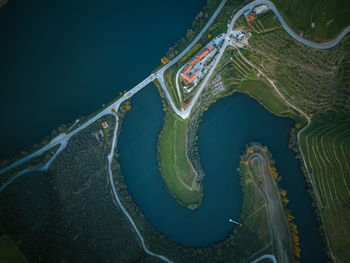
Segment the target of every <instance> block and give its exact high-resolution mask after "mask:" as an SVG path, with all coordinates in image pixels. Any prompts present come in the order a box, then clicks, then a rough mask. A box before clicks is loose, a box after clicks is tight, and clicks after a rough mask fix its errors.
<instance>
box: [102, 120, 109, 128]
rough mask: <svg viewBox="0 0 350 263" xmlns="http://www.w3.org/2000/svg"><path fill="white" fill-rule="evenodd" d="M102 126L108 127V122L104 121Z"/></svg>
mask: <svg viewBox="0 0 350 263" xmlns="http://www.w3.org/2000/svg"><path fill="white" fill-rule="evenodd" d="M102 127H103V129H107V128H108V123H107V122H106V121H104V122H102Z"/></svg>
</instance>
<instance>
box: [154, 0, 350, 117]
mask: <svg viewBox="0 0 350 263" xmlns="http://www.w3.org/2000/svg"><path fill="white" fill-rule="evenodd" d="M258 5H267V6H269V8H270V9H271V10H272V11H273V12H274V13H275V15H276V17H277V18H278V20H279V21H280V23H281V25H282V27H283V28H284V29H285V30H286V31H287V33H288V34H289V35H290V36H291V37H293V38H294V39H295V40H297V41H298V42H300V43H302V44H304V45H306V46H308V47H311V48H315V49H329V48H332V47H334V46H336V45H337V44H338V43H339V42H340V41H341V40H342V39H343V38H344V36H345V35H346V34H348V33H349V32H350V26H348V27H347V28H345V29H344V30H343V31H342V32H341V33H340V34H339V35H338V36H337V37H336V38H335V39H333V40H332V41H330V42H327V43H315V42H312V41H309V40H306V39H303V38H301V37H300V36H298V35H297V34H296V33H295V32H294V31H293V30H292V29H291V28H290V27H289V26H288V25H287V23H286V22H285V21H284V20H283V18H282V16H281V14H280V13H279V11H278V10H277V8H276V7H275V5H274V4H273V3H272V2H271V1H269V0H255V1H253V2H251V3H249V4H247V5H246V6H244V7H243V8H241V9H240V10H239V11H238V12H237V13H236V15H235V16H234V17H233V18H232V20H231V22H230V25H229V27H228V30H227V35H229V34H230V32H231V31H232V29H233V26H234V24H235V23H236V21H237V20H238V18H239V17H240V16H241V15H243V14H244V13H246V12H248V11H249V10H252V9H253V8H254V7H255V6H258ZM203 33H204V32H201V34H203ZM198 40H199V38H198V39H197V38H196V39H195V40H194V41H198ZM194 41H193V42H192V43H191V47H193V46H194V45H195V44H196V43H194ZM228 44H229V39H227V38H225V41H224V44H223V46H222V47H221V49H220V52H219V55H217V56H216V59H217V60H216V61H215V62H214V65H213V67H212V69H211V70H210V71H209V72H208V74H207V75H206V76H205V78H204V80H203V81H202V84H201V85H200V87H199V89H198V91H197V92H196V94H195V95H194V97H193V99H192V101H191V103H190V104H189V105H188V107H187V108H186V109H183V110H178V109H177V108H176V106H175V105H174V103H173V102H172V100H171V97H170V95H169V93H168V90H167V88H166V86H165V84H164V79H163V74H164V71H165V70H166V69H168V68H169V67H170V66H171V65H173V64H174V63H172V62H173V61H171V62H170V63H169V64H168V65H167V66H168V67H163V68H162V69H161V70H160V71H161V78H162V80H160V78H158V80H160V82H161V86H162V88H163V91H164V92H165V94H166V96H167V98H168V100H169V101H170V105H171V107H172V108H173V110H174V111H175V113H176V114H177V115H179V116H180V117H182V118H183V119H186V118H188V117H189V116H190V113H191V110H192V108H193V106H194V104H195V103H196V102H197V100H198V98H199V95H200V94H201V92H202V91H203V89H204V87H205V85H206V84H207V82H208V81H209V79H210V77H211V75H212V73H213V72H214V69H215V68H216V66H217V64H218V62H219V61H220V58H221V57H222V55H223V53H224V51H225V49H226V47H227V45H228ZM189 47H190V46H189ZM186 50H187V49H185V50H184V51H183V52H182V53H184V52H185V51H186ZM188 50H189V49H188ZM182 53H181V54H180V55H185V54H182ZM178 57H179V56H178ZM178 57H176V59H175V60H176V62H177V61H178ZM163 69H164V70H163ZM160 71H158V72H160Z"/></svg>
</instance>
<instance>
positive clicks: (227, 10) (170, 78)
mask: <svg viewBox="0 0 350 263" xmlns="http://www.w3.org/2000/svg"><path fill="white" fill-rule="evenodd" d="M220 2H221V1H220ZM218 4H219V2H218V3H217V4H216V7H217V5H218ZM208 6H213V3H212V4H209V1H208ZM241 6H243V4H240V1H237V0H228V1H227V2H226V4H225V6H224V7H223V8H222V10H221V12H220V13H219V14H218V16H217V17H216V18H215V20H214V22H213V23H212V25H211V26H210V27H209V28H208V30H207V31H206V32H205V33H204V34H203V36H202V37H201V38H200V40H199V41H198V43H197V44H196V45H195V46H194V47H193V48H192V49H191V50H190V51H188V52H187V53H186V55H185V56H184V57H183V58H182V59H180V60H179V61H178V62H177V63H176V64H175V65H173V66H172V67H170V68H169V69H168V70H167V71H166V72H165V73H164V79H165V83H166V85H167V88H168V90H169V94H170V96H171V97H172V100H173V101H174V103H175V105H176V107H178V109H180V108H181V107H182V106H183V105H186V103H188V102H189V100H190V98H191V96H192V95H193V93H194V92H195V91H196V89H194V90H193V91H192V92H191V93H190V94H184V92H183V90H182V89H181V90H180V92H181V96H182V101H181V100H180V98H179V96H178V93H177V89H176V83H175V79H176V73H177V72H178V70H179V69H180V68H181V67H182V66H183V65H184V64H185V63H187V62H188V61H189V60H191V59H192V58H193V56H194V55H195V53H196V52H198V51H199V50H200V49H201V48H203V47H205V45H207V44H208V43H209V42H210V41H211V40H212V39H213V38H214V37H216V36H218V35H220V34H221V33H225V32H226V31H227V21H228V20H229V19H230V17H231V16H232V15H233V14H234V12H233V11H234V10H235V8H236V9H239V8H240V7H241ZM203 26H204V25H203ZM201 28H202V27H201ZM189 32H190V34H189ZM199 32H200V30H197V31H193V30H191V29H190V30H189V31H188V34H187V37H186V39H183V41H184V43H186V45H184V46H183V48H182V49H181V51H182V50H183V49H184V48H185V47H186V46H187V45H188V44H190V42H191V41H192V40H193V39H194V38H195V36H196V35H197V34H198V33H199ZM176 49H177V45H175V47H172V48H170V49H169V51H168V56H169V57H170V58H171V59H172V58H174V57H176V55H178V54H179V53H180V52H181V51H177V52H174V53H173V51H174V50H176ZM170 51H171V53H170V54H169V52H170Z"/></svg>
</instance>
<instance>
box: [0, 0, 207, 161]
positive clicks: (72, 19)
mask: <svg viewBox="0 0 350 263" xmlns="http://www.w3.org/2000/svg"><path fill="white" fill-rule="evenodd" d="M205 3H206V1H205V0H192V1H186V0H178V1H176V4H175V3H174V2H173V1H162V0H149V1H143V0H134V1H115V0H104V1H97V0H84V1H83V0H75V1H71V0H59V1H58V0H51V1H47V0H33V1H27V0H10V1H9V3H8V4H7V5H6V7H4V8H0V31H1V40H0V50H1V53H0V117H1V120H2V125H1V130H0V145H1V150H0V159H2V158H8V157H12V156H14V155H16V154H17V153H19V152H20V151H21V150H25V149H30V148H31V146H32V145H33V144H34V143H38V142H40V141H41V140H42V139H43V138H45V137H46V136H47V135H49V134H50V133H51V131H52V130H53V129H55V128H57V127H58V126H59V125H61V124H63V123H68V122H72V121H74V120H75V119H76V118H79V117H81V116H83V115H88V114H90V113H92V112H94V111H96V110H98V109H99V108H100V107H101V105H102V104H103V103H108V102H110V101H111V100H113V99H114V98H115V97H117V96H118V93H119V92H120V91H123V90H128V89H130V88H132V87H133V86H134V85H135V84H137V83H139V82H140V81H142V80H143V79H144V78H145V77H147V76H148V75H149V74H150V73H151V72H152V70H153V69H154V68H155V67H156V66H158V65H159V64H160V59H161V57H162V56H164V55H165V53H166V51H167V50H168V48H169V47H170V46H172V45H173V44H174V43H175V42H177V41H178V40H179V39H180V38H181V37H182V36H184V35H185V34H186V30H187V29H188V28H190V27H191V24H192V20H193V18H194V17H195V15H196V14H197V13H198V12H199V11H200V10H201V9H202V7H203V6H204V5H205ZM184 6H186V8H184Z"/></svg>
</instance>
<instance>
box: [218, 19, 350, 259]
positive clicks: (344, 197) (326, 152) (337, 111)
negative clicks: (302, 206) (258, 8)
mask: <svg viewBox="0 0 350 263" xmlns="http://www.w3.org/2000/svg"><path fill="white" fill-rule="evenodd" d="M296 19H298V16H296ZM238 27H240V28H243V29H245V30H246V31H248V32H250V33H251V34H252V36H251V38H250V39H249V47H247V48H245V49H244V50H243V51H241V54H242V56H244V57H245V58H246V59H247V60H249V62H250V63H252V64H253V65H254V66H255V67H257V68H258V69H259V70H260V71H261V72H263V73H264V74H265V75H266V76H267V77H268V78H270V79H272V80H273V81H274V83H275V85H276V86H277V87H278V89H279V91H280V92H281V93H282V94H283V96H284V97H285V98H286V99H287V100H288V101H289V102H290V103H292V104H294V105H295V106H297V107H298V108H300V109H301V110H303V111H304V112H306V114H308V115H309V116H310V117H311V120H312V122H311V126H310V127H308V128H307V129H306V130H305V131H304V132H303V133H301V136H300V146H301V148H302V150H303V153H304V155H305V161H306V164H307V167H308V168H309V169H310V170H309V171H306V170H305V169H304V173H305V177H306V181H307V183H308V186H309V188H308V191H309V192H310V195H311V197H312V198H313V205H314V207H315V208H316V215H317V216H318V221H319V227H320V231H321V232H322V233H323V240H324V244H325V246H327V248H328V251H329V256H330V257H331V258H332V259H334V260H336V261H339V262H346V259H348V258H349V256H350V255H349V251H348V249H346V248H348V247H349V245H350V241H349V238H348V237H349V232H348V231H347V229H350V224H349V220H348V218H349V206H348V204H349V200H350V192H349V191H348V185H350V182H349V178H350V176H349V167H350V166H349V162H348V160H349V159H350V153H349V152H348V150H347V149H348V148H349V140H348V138H349V130H348V129H349V117H348V116H349V113H350V112H349V111H350V107H349V105H350V89H349V87H350V86H349V80H350V67H349V65H350V64H349V62H350V40H349V37H348V36H347V37H345V39H344V40H343V41H342V42H341V43H340V44H339V45H337V46H336V47H334V48H332V49H329V50H315V49H311V48H308V47H306V46H303V45H302V44H300V43H298V42H296V41H295V40H294V39H292V38H291V37H290V36H289V35H288V34H287V33H286V32H285V31H284V30H283V28H282V27H281V26H280V24H279V21H278V20H276V19H274V15H273V13H272V12H268V13H266V14H265V15H263V16H261V17H259V18H258V19H257V20H255V21H253V22H251V23H249V24H248V23H247V22H246V20H245V19H244V18H242V19H240V20H239V21H238ZM242 56H240V54H238V52H236V51H235V50H227V51H226V53H225V54H224V58H223V60H222V61H221V62H220V67H219V68H218V72H217V73H218V74H221V76H222V77H223V79H224V84H225V86H226V87H231V88H233V89H236V90H239V91H243V92H246V93H248V94H249V95H251V96H252V97H256V98H257V99H258V100H259V101H260V102H261V103H262V104H263V105H264V106H265V107H266V108H267V109H269V110H270V111H272V112H273V113H275V114H278V115H282V116H289V117H291V118H293V119H294V120H296V122H297V123H299V124H298V127H297V126H296V127H295V128H293V129H292V131H291V138H290V147H291V148H292V149H293V150H294V151H296V154H297V155H296V156H297V157H301V156H300V151H299V145H298V142H297V139H296V138H297V133H298V132H299V131H300V130H301V128H302V127H303V126H305V124H306V121H305V120H303V118H301V117H300V116H299V115H298V114H297V113H296V112H295V111H292V110H290V109H289V110H290V112H288V111H287V112H286V111H285V106H283V103H282V102H281V103H280V105H278V103H277V100H278V99H279V98H278V97H275V98H274V99H273V96H272V95H273V93H274V90H272V88H271V87H270V88H268V87H265V91H266V92H263V89H264V88H263V86H266V85H262V84H261V85H259V86H260V87H259V86H257V87H256V88H254V87H253V86H255V85H257V83H254V82H253V81H256V80H257V79H258V80H261V81H264V80H263V78H262V77H261V76H260V75H259V74H258V72H257V71H256V70H254V69H252V68H251V66H250V65H248V64H247V63H246V62H245V61H244V60H243V59H242ZM228 58H231V59H229V60H228ZM225 62H226V63H225ZM268 85H269V84H268ZM269 86H270V85H269ZM276 98H277V100H276ZM300 124H301V125H300ZM344 229H345V230H344Z"/></svg>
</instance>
